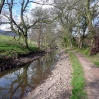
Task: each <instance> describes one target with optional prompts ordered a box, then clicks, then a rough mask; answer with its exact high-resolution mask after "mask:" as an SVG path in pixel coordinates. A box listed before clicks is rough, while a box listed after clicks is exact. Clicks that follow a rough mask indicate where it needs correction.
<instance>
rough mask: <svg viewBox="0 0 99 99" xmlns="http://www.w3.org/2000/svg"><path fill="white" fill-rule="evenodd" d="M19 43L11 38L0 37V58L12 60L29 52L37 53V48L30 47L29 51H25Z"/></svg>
mask: <svg viewBox="0 0 99 99" xmlns="http://www.w3.org/2000/svg"><path fill="white" fill-rule="evenodd" d="M20 42H21V41H19V40H15V39H14V38H13V37H10V36H4V35H0V58H14V57H17V56H18V55H23V54H28V53H30V52H31V51H38V48H37V47H33V46H30V50H29V49H26V48H25V47H24V46H22V45H21V44H20Z"/></svg>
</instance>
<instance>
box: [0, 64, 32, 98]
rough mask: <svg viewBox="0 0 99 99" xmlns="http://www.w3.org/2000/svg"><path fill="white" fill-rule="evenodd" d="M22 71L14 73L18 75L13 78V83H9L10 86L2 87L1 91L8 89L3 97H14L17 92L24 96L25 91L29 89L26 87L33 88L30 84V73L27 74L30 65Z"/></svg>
mask: <svg viewBox="0 0 99 99" xmlns="http://www.w3.org/2000/svg"><path fill="white" fill-rule="evenodd" d="M20 71H22V73H19V72H17V73H14V75H15V76H16V77H17V78H16V77H15V80H13V81H12V82H11V84H10V85H9V84H8V85H7V86H8V88H2V87H0V92H1V91H2V92H3V91H7V90H8V92H7V93H6V94H4V95H3V98H4V97H5V98H4V99H6V97H7V99H8V97H9V99H12V98H13V97H14V95H15V93H16V94H20V97H22V96H23V95H24V93H25V92H28V89H26V87H29V88H33V86H31V85H30V84H28V74H27V71H28V66H26V67H23V70H20ZM7 79H9V77H7Z"/></svg>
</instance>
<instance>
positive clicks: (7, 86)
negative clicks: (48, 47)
mask: <svg viewBox="0 0 99 99" xmlns="http://www.w3.org/2000/svg"><path fill="white" fill-rule="evenodd" d="M58 57H59V56H58V54H57V52H50V53H48V54H46V55H45V56H43V57H42V58H40V59H37V60H35V61H33V62H32V63H30V64H27V65H25V66H22V67H20V68H16V69H12V70H9V71H5V72H3V73H1V74H0V99H21V98H22V97H23V96H26V95H27V94H28V93H29V92H30V91H32V90H33V89H34V88H36V87H37V86H38V85H39V84H41V83H42V82H43V81H44V79H46V78H47V77H48V75H49V74H50V73H51V70H52V69H54V68H55V64H56V63H57V61H58Z"/></svg>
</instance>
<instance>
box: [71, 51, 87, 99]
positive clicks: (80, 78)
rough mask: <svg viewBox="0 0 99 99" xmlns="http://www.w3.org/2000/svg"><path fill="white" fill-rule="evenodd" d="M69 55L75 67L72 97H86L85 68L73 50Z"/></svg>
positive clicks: (82, 98) (72, 98)
mask: <svg viewBox="0 0 99 99" xmlns="http://www.w3.org/2000/svg"><path fill="white" fill-rule="evenodd" d="M69 55H70V59H71V63H72V67H73V78H72V82H71V83H72V87H73V89H72V96H71V98H70V99H86V94H85V91H84V87H85V79H84V72H83V69H82V67H81V64H80V62H79V61H78V59H77V57H76V56H75V55H74V54H73V53H72V52H69Z"/></svg>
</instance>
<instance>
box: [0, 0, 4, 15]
mask: <svg viewBox="0 0 99 99" xmlns="http://www.w3.org/2000/svg"><path fill="white" fill-rule="evenodd" d="M4 3H5V0H0V14H1V12H2V8H3V6H4Z"/></svg>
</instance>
